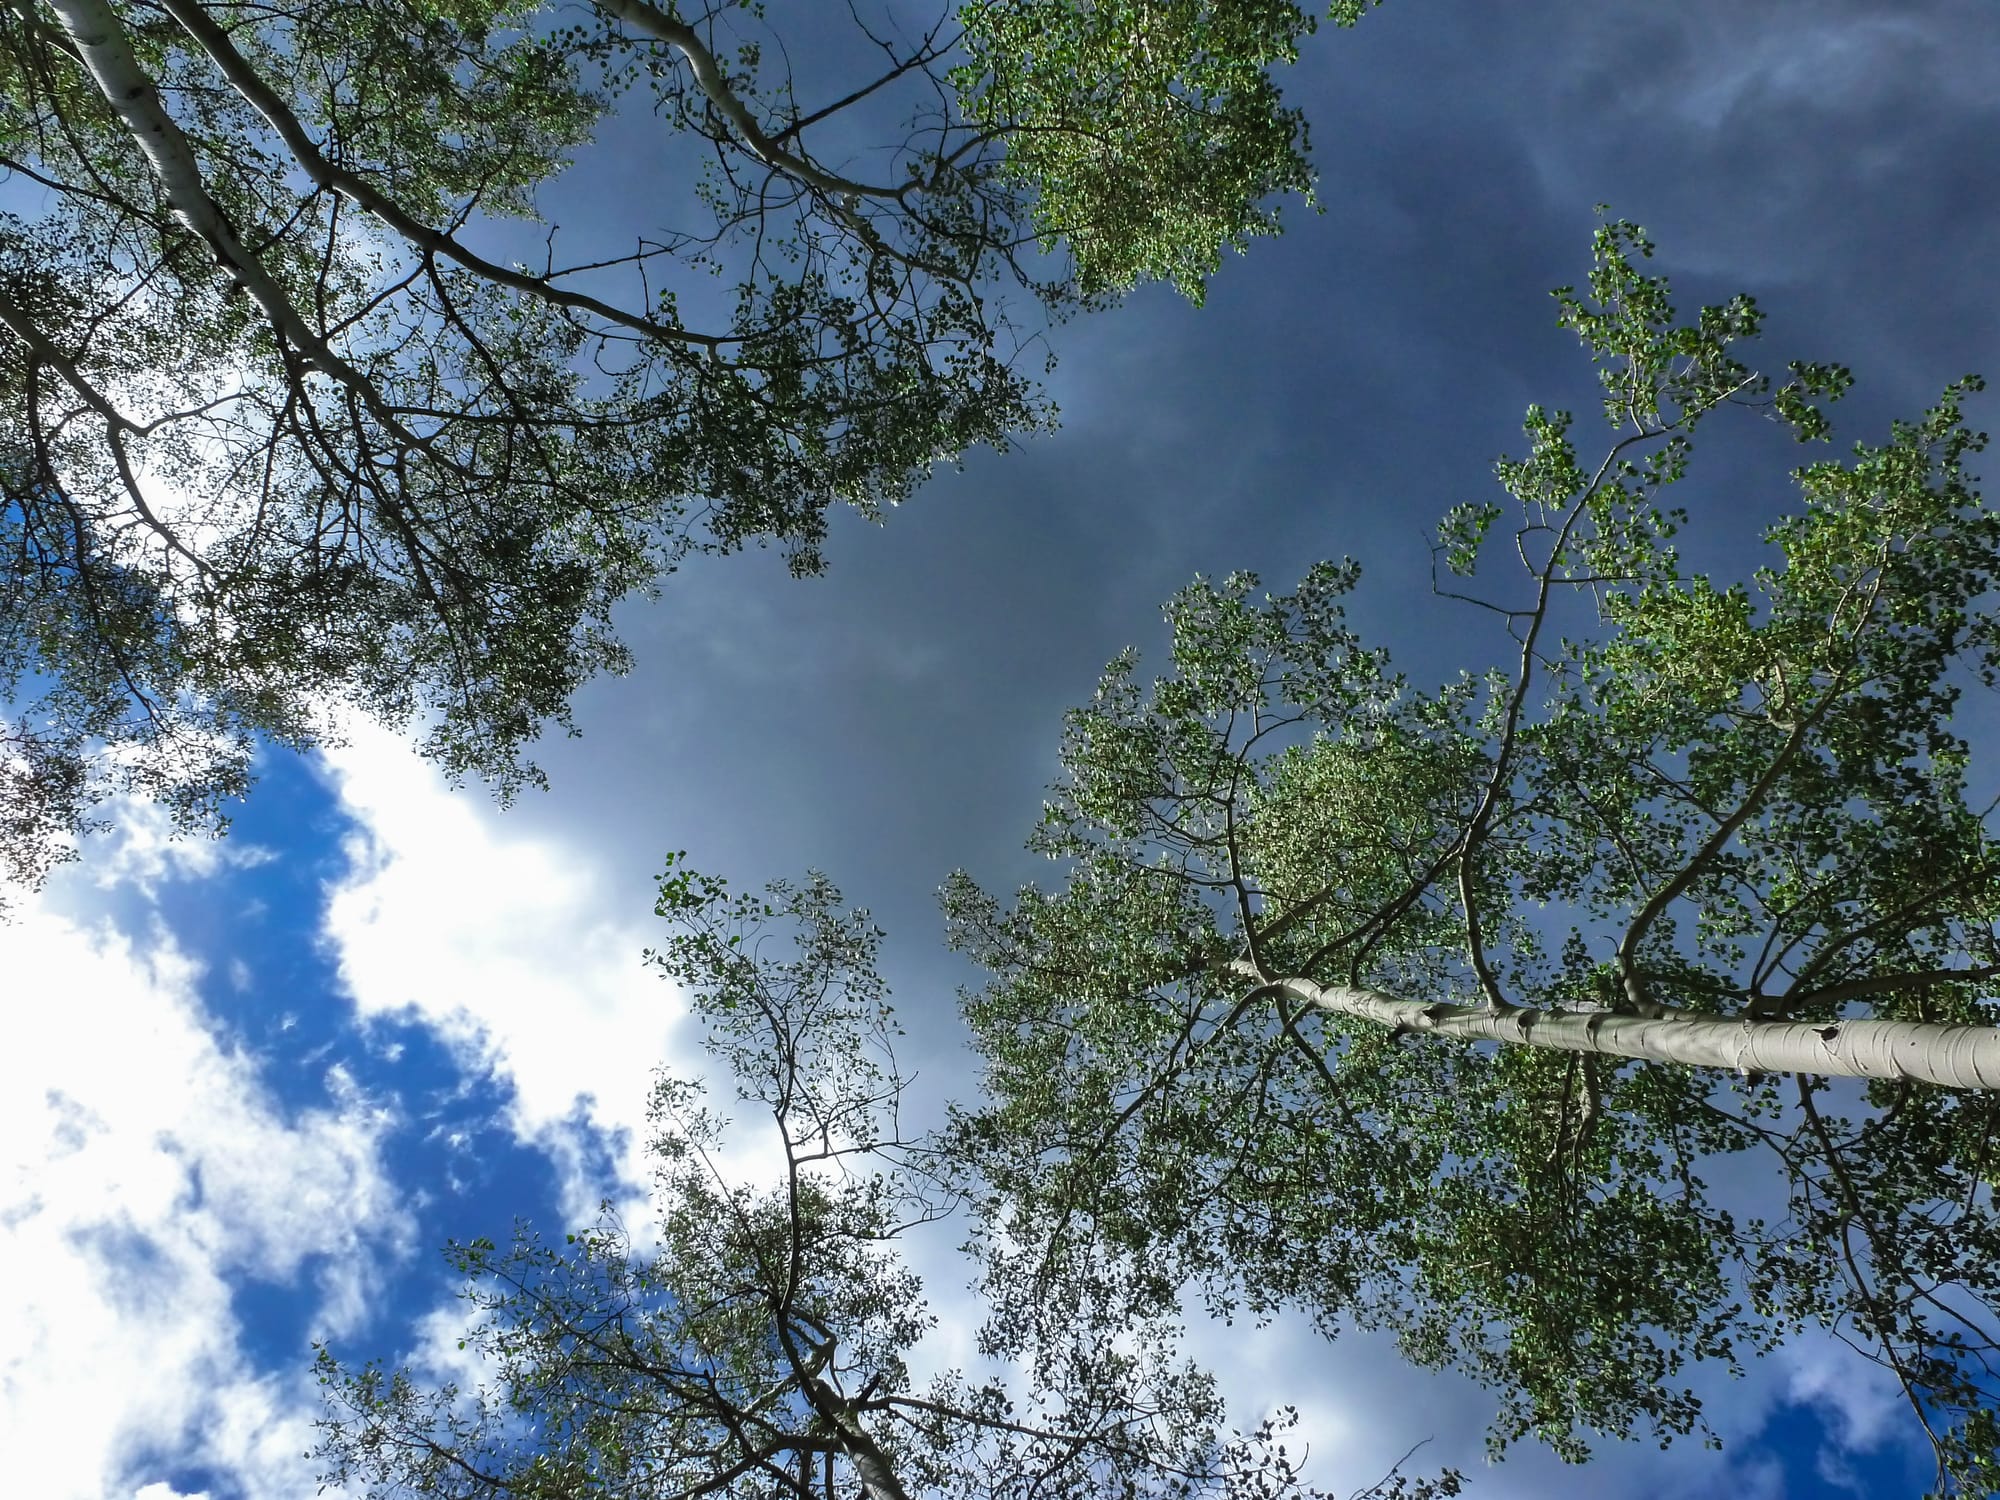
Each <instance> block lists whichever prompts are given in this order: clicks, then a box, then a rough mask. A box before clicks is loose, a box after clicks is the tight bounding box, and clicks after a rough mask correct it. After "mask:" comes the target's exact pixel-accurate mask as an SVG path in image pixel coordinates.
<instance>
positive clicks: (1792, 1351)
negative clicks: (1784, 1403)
mask: <svg viewBox="0 0 2000 1500" xmlns="http://www.w3.org/2000/svg"><path fill="white" fill-rule="evenodd" d="M1780 1360H1781V1362H1782V1363H1783V1365H1784V1366H1785V1368H1786V1370H1787V1379H1786V1385H1785V1394H1786V1396H1787V1397H1788V1398H1789V1399H1790V1400H1792V1401H1796V1402H1799V1403H1801V1404H1803V1405H1809V1406H1815V1407H1818V1408H1819V1410H1820V1411H1821V1412H1822V1413H1823V1414H1824V1415H1825V1416H1826V1417H1827V1418H1828V1420H1829V1424H1830V1425H1831V1427H1832V1429H1833V1433H1834V1436H1835V1438H1836V1440H1837V1441H1838V1442H1839V1444H1840V1447H1841V1449H1842V1450H1843V1451H1845V1452H1848V1453H1872V1452H1874V1451H1875V1450H1876V1449H1878V1448H1880V1447H1881V1446H1882V1445H1883V1444H1884V1443H1887V1442H1891V1441H1894V1440H1898V1439H1901V1438H1903V1437H1904V1436H1905V1435H1906V1434H1905V1432H1904V1424H1905V1423H1906V1422H1908V1420H1909V1407H1908V1405H1907V1404H1906V1403H1905V1401H1904V1398H1903V1393H1902V1391H1901V1389H1900V1388H1899V1387H1898V1386H1897V1384H1896V1378H1895V1376H1894V1375H1892V1374H1890V1372H1889V1371H1887V1370H1885V1369H1883V1368H1882V1367H1881V1366H1879V1365H1876V1364H1874V1363H1872V1362H1870V1361H1868V1360H1865V1359H1860V1358H1857V1357H1856V1356H1855V1353H1854V1351H1853V1350H1851V1349H1849V1348H1848V1347H1847V1346H1846V1345H1844V1344H1842V1343H1840V1342H1839V1341H1837V1340H1835V1339H1833V1338H1831V1337H1829V1336H1827V1335H1825V1334H1813V1335H1809V1336H1801V1337H1799V1338H1797V1339H1794V1340H1793V1341H1792V1343H1790V1344H1789V1345H1787V1346H1786V1348H1785V1351H1784V1353H1783V1354H1782V1355H1781V1356H1780Z"/></svg>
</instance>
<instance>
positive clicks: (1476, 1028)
mask: <svg viewBox="0 0 2000 1500" xmlns="http://www.w3.org/2000/svg"><path fill="white" fill-rule="evenodd" d="M1228 970H1229V972H1230V973H1232V974H1236V975H1239V976H1241V977H1243V978H1245V979H1249V980H1251V981H1252V982H1253V983H1255V984H1257V985H1258V986H1259V987H1260V988H1264V989H1269V990H1276V991H1282V992H1283V993H1285V994H1287V995H1289V996H1291V997H1292V998H1293V999H1294V1000H1298V1001H1300V1002H1302V1003H1303V1004H1306V1005H1310V1006H1313V1007H1315V1008H1317V1009H1320V1010H1328V1011H1333V1012H1334V1013H1336V1014H1338V1015H1344V1016H1353V1017H1355V1018H1357V1019H1359V1020H1363V1021H1372V1022H1374V1023H1376V1024H1377V1025H1380V1026H1387V1027H1390V1028H1392V1029H1400V1030H1403V1031H1416V1032H1425V1033H1428V1034H1430V1035H1433V1036H1448V1037H1455V1038H1457V1039H1458V1040H1460V1041H1467V1042H1503V1043H1506V1044H1508V1045H1511V1046H1521V1047H1547V1048H1551V1049H1553V1050H1555V1051H1559V1052H1596V1053H1600V1054H1604V1055H1606V1056H1611V1057H1633V1058H1640V1059H1643V1060H1645V1061H1648V1062H1670V1063H1685V1064H1687V1065H1688V1066H1690V1067H1697V1068H1729V1069H1732V1070H1734V1071H1736V1072H1739V1073H1818V1074H1824V1075H1827V1076H1831V1077H1841V1078H1892V1079H1893V1078H1908V1079H1912V1080H1914V1081H1916V1082H1919V1083H1935V1084H1940V1085H1942V1086H1943V1087H1945V1088H1952V1089H1991V1088H2000V1027H1992V1026H1946V1025H1940V1024H1937V1023H1935V1022H1930V1021H1880V1020H1857V1021H1828V1022H1819V1023H1814V1022H1809V1021H1782V1020H1770V1019H1760V1018H1754V1017H1742V1016H1715V1015H1706V1014H1703V1013H1702V1012H1700V1011H1689V1010H1675V1009H1673V1008H1671V1007H1667V1006H1655V1007H1653V1010H1654V1011H1655V1012H1656V1014H1653V1015H1646V1016H1623V1015H1617V1014H1615V1013H1613V1012H1611V1011H1563V1010H1539V1009H1536V1008H1533V1007H1527V1006H1522V1007H1513V1008H1510V1009H1506V1010H1491V1009H1488V1008H1487V1007H1485V1006H1480V1005H1445V1004H1426V1003H1425V1002H1423V1001H1421V1000H1405V999H1403V998H1402V997H1401V996H1398V995H1391V994H1386V993H1384V992H1383V991H1381V990H1369V989H1356V988H1354V987H1352V986H1349V985H1342V984H1315V983H1314V982H1313V981H1312V980H1310V979H1302V978H1297V977H1291V978H1284V979H1268V980H1267V979H1265V978H1264V977H1263V976H1262V975H1260V974H1259V973H1258V972H1257V970H1256V968H1255V966H1254V965H1252V964H1251V963H1249V962H1248V961H1247V960H1244V959H1237V960H1235V961H1233V962H1231V963H1230V964H1229V965H1228Z"/></svg>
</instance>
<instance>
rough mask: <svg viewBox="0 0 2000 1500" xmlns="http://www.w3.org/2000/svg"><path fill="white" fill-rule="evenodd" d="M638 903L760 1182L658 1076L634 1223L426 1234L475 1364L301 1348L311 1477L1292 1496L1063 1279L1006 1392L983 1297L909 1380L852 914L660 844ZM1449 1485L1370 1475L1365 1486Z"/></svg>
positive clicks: (1176, 1370) (1418, 1488)
mask: <svg viewBox="0 0 2000 1500" xmlns="http://www.w3.org/2000/svg"><path fill="white" fill-rule="evenodd" d="M659 910H660V912H661V914H662V915H663V916H666V917H668V918H669V919H670V920H671V921H672V922H673V923H674V935H673V937H672V938H671V940H670V941H669V942H668V943H667V944H666V945H665V946H664V947H663V948H662V950H661V951H660V952H659V953H658V954H657V955H654V960H655V962H656V963H657V964H658V966H659V968H660V969H661V970H662V972H664V973H665V974H666V975H668V976H669V977H672V978H674V979H677V980H679V981H681V982H682V983H683V984H684V985H685V986H686V987H687V991H688V993H689V994H690V996H691V997H692V1002H693V1005H694V1007H695V1010H696V1012H697V1014H698V1015H700V1016H701V1017H702V1018H703V1019H704V1020H705V1021H706V1022H707V1023H708V1025H709V1027H710V1051H711V1055H712V1057H713V1058H714V1059H715V1060H716V1061H717V1062H719V1063H721V1064H723V1065H724V1068H725V1070H726V1072H727V1073H728V1074H729V1075H730V1077H731V1079H732V1080H733V1082H734V1084H735V1090H736V1094H737V1099H738V1102H739V1105H740V1106H742V1107H743V1112H744V1113H747V1114H748V1115H749V1116H750V1117H751V1119H752V1120H753V1121H754V1120H757V1119H759V1118H761V1120H762V1122H763V1123H764V1125H765V1127H766V1128H767V1129H768V1131H769V1134H770V1137H771V1139H772V1141H773V1142H774V1143H775V1146H776V1148H777V1150H776V1153H775V1154H776V1156H777V1159H778V1171H777V1180H776V1182H775V1183H774V1184H771V1185H770V1186H768V1187H766V1186H763V1185H759V1184H757V1183H754V1182H746V1181H745V1180H744V1178H743V1176H742V1174H741V1158H740V1157H738V1158H732V1157H731V1156H730V1155H728V1154H726V1151H725V1145H726V1143H725V1139H724V1136H725V1124H726V1121H725V1119H724V1118H723V1117H722V1116H719V1115H717V1114H715V1113H712V1112H710V1110H709V1109H708V1108H707V1107H706V1106H705V1105H704V1104H703V1102H702V1093H703V1091H702V1088H701V1086H700V1085H699V1083H697V1082H696V1081H695V1080H692V1079H688V1078H677V1077H673V1076H668V1075H664V1074H663V1075H662V1076H661V1078H660V1080H659V1084H658V1087H657V1089H656V1091H655V1093H654V1096H653V1103H652V1110H651V1120H652V1123H653V1126H654V1129H655V1131H656V1134H655V1136H654V1138H653V1140H652V1143H651V1154H652V1156H653V1159H654V1162H655V1164H656V1175H655V1187H656V1194H655V1203H656V1213H657V1223H656V1224H655V1225H653V1226H651V1227H650V1228H649V1229H648V1230H646V1231H645V1232H644V1234H643V1236H640V1235H635V1234H634V1233H632V1232H628V1231H627V1229H626V1228H625V1227H624V1226H623V1225H621V1224H620V1223H618V1222H617V1220H616V1218H615V1216H612V1215H610V1213H609V1211H608V1210H607V1214H606V1217H605V1218H604V1219H603V1220H602V1221H601V1222H600V1223H599V1224H598V1225H596V1226H594V1227H592V1228H588V1229H585V1230H583V1231H582V1232H580V1233H575V1234H569V1235H566V1236H564V1239H563V1243H562V1244H561V1245H556V1244H554V1243H552V1242H548V1241H544V1240H543V1239H541V1238H540V1237H538V1236H537V1235H536V1234H535V1233H534V1231H533V1230H532V1229H531V1228H529V1227H527V1226H521V1228H520V1229H519V1231H518V1233H517V1236H516V1239H515V1242H514V1244H513V1245H512V1246H511V1248H509V1249H506V1250H502V1249H500V1248H498V1247H497V1246H496V1245H495V1244H494V1243H493V1242H492V1241H491V1240H487V1239H478V1240H473V1241H470V1242H467V1243H465V1244H462V1245H458V1246H454V1247H453V1250H452V1252H451V1260H452V1263H453V1265H454V1267H455V1268H456V1269H457V1270H458V1271H460V1272H461V1273H462V1274H463V1275H464V1277H465V1278H466V1282H465V1291H464V1296H465V1298H466V1300H467V1302H468V1303H469V1305H470V1307H471V1309H472V1313H473V1322H472V1323H471V1325H470V1326H469V1328H468V1329H467V1332H466V1336H465V1339H464V1340H463V1341H462V1342H461V1343H460V1345H459V1348H460V1349H461V1350H469V1351H470V1354H469V1358H470V1359H471V1360H472V1361H473V1362H474V1364H475V1365H476V1367H478V1368H479V1369H481V1370H482V1371H483V1377H482V1380H481V1383H480V1384H479V1386H478V1388H477V1389H475V1390H465V1389H461V1388H460V1387H458V1386H456V1385H449V1384H447V1385H443V1386H440V1387H426V1386H424V1385H423V1384H421V1383H420V1380H419V1378H418V1377H417V1376H414V1375H412V1374H411V1373H409V1372H407V1371H400V1370H399V1371H390V1370H387V1369H385V1368H384V1367H382V1366H381V1365H379V1364H369V1365H366V1366H364V1367H362V1368H360V1369H358V1370H357V1369H349V1368H344V1367H343V1366H342V1365H341V1364H340V1362H339V1361H338V1360H337V1359H336V1358H335V1356H334V1355H333V1354H331V1353H330V1352H328V1351H326V1350H324V1349H322V1350H321V1353H320V1360H319V1368H320V1375H321V1380H322V1383H323V1385H324V1387H325V1389H326V1394H327V1403H328V1404H327V1417H326V1420H325V1422H324V1423H323V1424H322V1433H323V1442H322V1445H321V1448H320V1455H319V1456H320V1457H321V1458H322V1459H323V1460H324V1461H325V1462H326V1463H327V1464H328V1465H329V1467H328V1470H327V1473H326V1476H325V1477H326V1479H327V1480H328V1481H329V1482H337V1483H341V1484H344V1485H348V1484H354V1485H359V1487H360V1490H361V1492H362V1493H365V1494H369V1495H426V1496H433V1497H462V1500H475V1497H481V1496H523V1497H528V1496H549V1497H556V1496H561V1497H564V1500H574V1497H578V1496H582V1495H592V1496H606V1497H611V1496H631V1497H634V1500H638V1497H644V1500H691V1497H696V1496H710V1495H713V1496H744V1497H749V1496H763V1497H776V1496H794V1497H797V1500H833V1497H836V1496H848V1495H855V1494H860V1495H863V1496H865V1497H867V1500H914V1497H917V1496H941V1497H952V1496H963V1497H989V1496H990V1497H995V1500H997V1497H1001V1496H1018V1497H1029V1496H1037V1497H1040V1496H1046V1497H1050V1500H1062V1497H1076V1500H1085V1497H1091V1500H1095V1497H1099V1496H1104V1495H1123V1496H1128V1497H1140V1496H1158V1497H1162V1500H1167V1497H1173V1500H1181V1497H1190V1500H1191V1497H1195V1496H1200V1495H1227V1496H1237V1497H1241V1500H1278V1497H1281V1496H1288V1495H1296V1496H1302V1497H1308V1500H1309V1497H1310V1496H1312V1494H1313V1493H1314V1492H1312V1491H1308V1490H1305V1489H1304V1488H1302V1487H1301V1486H1300V1484H1299V1482H1298V1477H1297V1473H1296V1471H1295V1468H1294V1466H1293V1462H1292V1460H1290V1459H1289V1458H1288V1457H1287V1456H1286V1454H1285V1451H1284V1449H1283V1448H1282V1447H1280V1446H1278V1445H1277V1443H1276V1442H1275V1441H1274V1436H1275V1433H1276V1432H1277V1431H1278V1430H1280V1429H1281V1428H1282V1426H1283V1425H1284V1419H1283V1417H1282V1414H1281V1416H1280V1417H1279V1418H1278V1419H1275V1420H1273V1421H1272V1422H1267V1423H1266V1424H1265V1425H1264V1426H1263V1427H1261V1428H1260V1429H1258V1430H1257V1431H1256V1432H1253V1433H1252V1434H1250V1435H1249V1436H1247V1437H1241V1436H1238V1437H1230V1438H1225V1437H1222V1436H1221V1435H1219V1434H1218V1431H1217V1428H1216V1423H1217V1420H1218V1418H1219V1416H1220V1402H1219V1400H1218V1398H1217V1396H1216V1392H1215V1389H1214V1385H1213V1382H1212V1381H1211V1380H1210V1379H1209V1378H1208V1377H1207V1376H1206V1375H1204V1374H1202V1373H1201V1372H1199V1371H1197V1370H1195V1369H1193V1368H1191V1367H1189V1366H1186V1365H1184V1364H1181V1363H1179V1362H1178V1360H1177V1358H1176V1357H1175V1355H1174V1354H1173V1347H1174V1340H1173V1337H1172V1333H1173V1330H1172V1328H1171V1327H1169V1326H1166V1325H1164V1324H1162V1323H1161V1322H1160V1321H1158V1320H1149V1321H1141V1322H1139V1323H1130V1322H1128V1321H1127V1320H1126V1317H1125V1312H1124V1310H1123V1309H1121V1308H1117V1307H1115V1306H1111V1305H1108V1304H1100V1303H1094V1302H1092V1301H1091V1300H1090V1298H1089V1297H1088V1296H1087V1295H1079V1296H1071V1297H1069V1298H1067V1299H1066V1306H1067V1309H1068V1312H1069V1314H1070V1317H1071V1319H1072V1321H1071V1322H1070V1324H1069V1328H1068V1334H1067V1336H1066V1338H1065V1339H1064V1340H1063V1341H1062V1346H1061V1348H1060V1350H1059V1351H1058V1350H1056V1349H1053V1348H1051V1347H1048V1346H1044V1347H1043V1348H1042V1349H1041V1350H1040V1351H1039V1354H1040V1356H1041V1357H1040V1358H1039V1359H1038V1361H1037V1362H1036V1363H1034V1364H1033V1365H1032V1366H1030V1368H1029V1371H1028V1375H1027V1378H1026V1379H1025V1380H1024V1381H1017V1382H1013V1383H1012V1388H1010V1383H1009V1382H1007V1381H1005V1380H1003V1379H1001V1378H1000V1376H999V1374H998V1373H997V1371H998V1369H999V1368H1001V1365H1002V1362H1004V1361H1007V1360H1009V1359H1012V1358H1016V1357H1018V1356H1020V1355H1021V1354H1022V1353H1023V1345H1022V1343H1021V1340H1020V1339H1019V1337H1018V1336H1017V1335H1016V1334H1015V1333H1014V1332H1013V1331H1011V1330H1010V1328H1009V1327H1008V1325H1007V1324H1006V1323H1005V1322H1004V1321H1003V1320H1000V1319H995V1320H993V1321H991V1322H989V1323H988V1324H987V1326H986V1327H984V1328H983V1329H982V1330H981V1332H980V1339H979V1347H980V1352H981V1353H982V1355H984V1356H986V1357H987V1358H988V1359H989V1360H991V1361H994V1362H995V1364H994V1366H993V1373H988V1374H987V1375H986V1376H985V1377H984V1378H979V1377H976V1376H972V1375H967V1374H965V1373H962V1372H958V1371H947V1372H945V1373H943V1374H940V1375H937V1376H936V1377H935V1378H933V1379H931V1380H929V1381H928V1382H920V1381H919V1380H918V1379H917V1378H916V1377H915V1376H914V1375H913V1373H912V1371H911V1369H910V1363H911V1361H912V1360H913V1359H914V1358H915V1357H916V1354H915V1351H916V1350H917V1346H918V1345H919V1342H920V1340H921V1339H922V1337H923V1335H924V1334H925V1332H926V1331H927V1330H928V1329H929V1328H930V1327H931V1326H932V1324H933V1323H934V1321H935V1319H934V1318H933V1317H932V1315H931V1314H930V1313H929V1311H928V1310H927V1309H926V1307H925V1305H924V1302H923V1300H922V1297H921V1295H920V1287H919V1284H918V1281H917V1278H916V1276H915V1275H914V1274H913V1273H912V1272H911V1271H910V1270H909V1269H908V1268H907V1267H906V1266H904V1265H903V1264H902V1263H901V1262H900V1261H899V1260H898V1259H897V1258H896V1256H895V1245H896V1242H897V1241H898V1240H899V1239H900V1238H902V1237H903V1236H904V1235H905V1234H906V1233H907V1232H909V1231H910V1230H912V1229H914V1228H917V1227H919V1226H922V1225H924V1224H926V1223H928V1222H931V1221H934V1220H936V1219H937V1218H939V1217H940V1216H941V1215H943V1214H944V1213H946V1212H947V1211H949V1209H950V1208H951V1206H952V1201H953V1200H952V1195H951V1194H949V1193H948V1192H946V1191H944V1190H943V1189H942V1188H941V1187H940V1186H939V1184H938V1183H937V1182H936V1181H935V1180H934V1179H933V1178H932V1176H931V1175H930V1174H929V1173H928V1172H927V1170H926V1168H925V1163H926V1151H925V1149H924V1146H923V1143H921V1142H911V1141H904V1140H902V1139H901V1138H900V1127H899V1124H898V1114H897V1110H898V1103H899V1100H900V1098H901V1095H902V1093H903V1088H904V1081H903V1079H902V1077H901V1076H900V1075H899V1073H898V1071H897V1069H896V1064H895V1058H894V1054H893V1052H892V1050H891V1048H890V1042H891V1040H892V1036H893V1032H894V1020H893V1017H892V1015H891V1012H890V1010H889V1008H888V1006H887V1005H886V1003H885V994H884V990H883V987H882V983H881V980H880V977H879V976H878V975H877V973H876V971H875V951H876V946H877V943H878V940H879V937H880V934H879V933H877V932H876V930H875V929H874V928H873V926H872V925H871V924H870V922H869V920H868V915H867V913H866V912H863V911H847V910H844V909H843V908H842V906H841V903H840V895H839V892H838V891H837V890H835V889H834V888H833V886H832V885H831V884H830V883H829V882H827V881H826V880H825V879H824V878H822V877H813V878H810V879H808V880H807V881H805V882H803V883H802V884H799V885H788V884H784V883H778V884H774V885H772V886H770V887H768V888H767V890H766V891H765V892H764V893H763V894H762V895H736V896H732V895H731V894H730V893H729V892H728V891H727V889H726V888H725V887H724V886H723V885H722V883H721V882H719V881H716V880H713V879H710V878H708V877H704V876H701V875H697V874H695V873H693V872H692V871H690V870H687V869H685V868H679V869H675V868H671V867H670V869H669V872H668V875H667V877H666V879H665V880H663V882H662V884H661V894H660V903H659ZM725 1113H726V1112H725ZM732 1168H735V1169H736V1170H732ZM642 1241H643V1242H642ZM1457 1488H1458V1485H1457V1481H1456V1479H1455V1477H1450V1476H1447V1477H1446V1478H1444V1479H1442V1480H1439V1481H1430V1482H1418V1483H1416V1484H1414V1486H1413V1485H1412V1484H1411V1483H1410V1482H1409V1481H1406V1480H1404V1479H1403V1478H1402V1476H1400V1475H1393V1474H1392V1475H1391V1476H1390V1477H1389V1478H1388V1479H1387V1480H1385V1481H1384V1482H1383V1484H1382V1485H1381V1486H1378V1487H1377V1488H1376V1489H1375V1490H1374V1491H1371V1493H1373V1494H1376V1495H1378V1496H1380V1497H1381V1500H1396V1497H1405V1500H1421V1497H1424V1496H1446V1495H1451V1494H1455V1493H1456V1492H1457Z"/></svg>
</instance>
